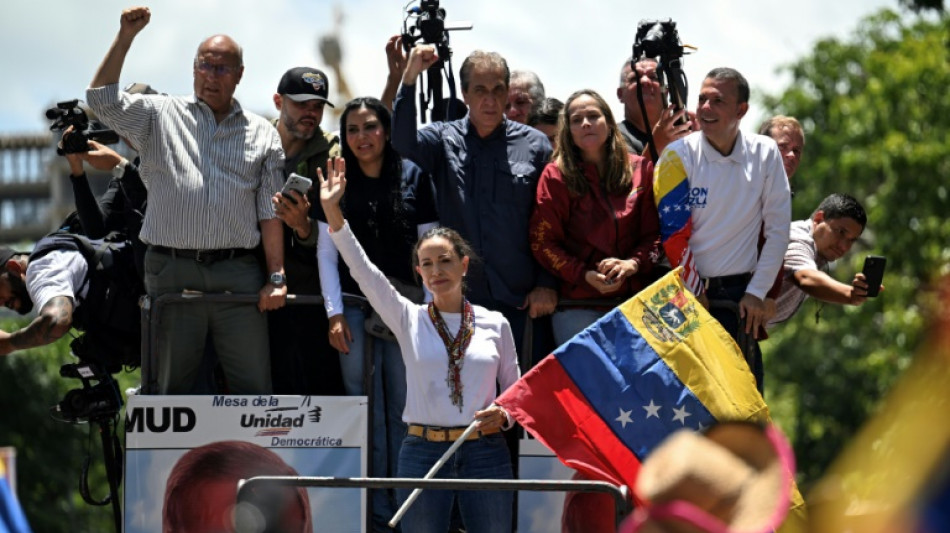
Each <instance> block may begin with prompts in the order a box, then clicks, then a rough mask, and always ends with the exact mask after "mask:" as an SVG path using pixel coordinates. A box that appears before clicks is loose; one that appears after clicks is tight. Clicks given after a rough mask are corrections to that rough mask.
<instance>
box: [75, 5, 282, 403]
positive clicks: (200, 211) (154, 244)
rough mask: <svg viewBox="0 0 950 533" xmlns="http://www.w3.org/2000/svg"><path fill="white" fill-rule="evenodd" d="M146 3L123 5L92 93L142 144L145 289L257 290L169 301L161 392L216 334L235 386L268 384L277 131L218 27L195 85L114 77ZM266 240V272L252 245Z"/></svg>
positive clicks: (276, 232) (184, 376)
mask: <svg viewBox="0 0 950 533" xmlns="http://www.w3.org/2000/svg"><path fill="white" fill-rule="evenodd" d="M150 18H151V12H150V11H149V9H148V8H147V7H134V8H130V9H126V10H124V11H123V12H122V16H121V18H120V26H119V32H118V34H117V35H116V38H115V41H114V42H113V43H112V46H111V47H110V48H109V50H108V52H106V56H105V58H104V59H103V61H102V64H101V65H100V66H99V70H98V71H97V72H96V75H95V77H94V78H93V80H92V83H91V84H90V88H89V90H88V91H87V93H86V100H87V101H88V102H89V105H90V107H91V108H92V109H93V110H94V111H95V112H96V114H97V115H98V116H99V118H100V119H101V120H102V121H103V122H105V123H106V124H107V125H108V126H109V127H111V128H112V129H114V130H116V131H117V132H118V133H119V134H120V135H122V136H123V137H125V138H126V139H129V140H130V141H131V142H132V143H133V144H134V145H136V146H137V147H138V148H139V154H140V156H141V161H142V164H141V173H142V178H143V180H144V181H145V183H146V185H147V186H148V190H149V191H148V194H149V208H148V211H147V212H146V215H145V222H144V224H143V226H142V231H141V238H142V241H143V242H145V243H146V244H148V251H147V252H146V255H145V288H146V291H147V292H148V294H149V296H151V297H152V298H157V297H158V296H161V295H162V294H175V293H181V292H182V291H184V290H189V291H200V292H207V293H222V292H231V293H257V294H258V296H259V300H258V305H257V308H258V309H255V308H253V307H251V306H248V305H241V304H185V305H172V306H169V307H167V308H166V309H165V310H164V312H163V314H162V320H161V331H160V341H159V347H158V382H159V392H160V393H162V394H186V393H188V392H190V391H191V388H192V384H193V382H194V381H195V378H196V377H197V375H198V369H199V365H200V363H201V359H202V355H203V353H204V347H205V341H206V338H207V337H208V336H209V335H210V337H211V340H212V341H213V343H214V348H215V352H216V354H217V356H218V360H219V361H220V363H221V365H222V367H223V370H224V375H225V379H226V380H227V386H228V389H229V392H231V393H233V394H267V393H270V392H271V379H270V359H269V351H268V341H267V321H266V318H265V316H264V315H263V314H262V313H261V312H258V311H267V310H272V309H277V308H279V307H281V306H283V305H284V301H285V297H286V294H287V287H286V285H285V278H284V265H283V263H284V246H283V224H282V223H281V221H280V219H278V218H277V216H276V214H275V213H274V207H273V205H272V203H271V197H272V196H274V194H275V193H277V192H278V191H279V190H280V188H281V185H282V183H283V175H282V171H283V164H284V152H283V149H282V148H281V142H280V136H279V135H278V134H277V130H276V129H275V128H274V127H273V126H272V125H271V124H270V123H269V122H267V121H266V120H265V119H264V118H262V117H259V116H257V115H254V114H252V113H249V112H246V111H245V110H243V109H242V108H241V106H240V104H238V102H237V100H235V99H234V90H235V88H236V87H237V84H238V83H239V82H240V81H241V77H242V75H243V74H244V65H243V61H242V52H241V47H240V46H238V44H237V43H236V42H234V40H233V39H231V38H230V37H228V36H226V35H215V36H212V37H209V38H208V39H206V40H204V41H203V42H202V43H201V45H200V46H199V47H198V52H197V55H196V56H195V59H194V63H193V72H194V90H195V93H194V95H193V96H185V97H179V96H166V95H140V94H139V95H131V94H129V93H127V92H125V91H120V90H119V86H118V82H119V75H120V73H121V71H122V65H123V63H124V62H125V56H126V54H127V53H128V51H129V48H130V47H131V45H132V41H133V39H134V38H135V37H136V35H138V33H139V32H140V31H141V30H142V29H143V28H144V27H145V26H146V25H147V24H148V23H149V20H150ZM261 243H262V244H263V250H264V256H265V260H266V264H267V272H268V274H269V276H268V278H267V280H266V283H265V279H264V275H263V273H262V272H261V269H260V265H259V263H258V260H257V258H256V256H255V254H254V251H255V248H257V246H258V244H261Z"/></svg>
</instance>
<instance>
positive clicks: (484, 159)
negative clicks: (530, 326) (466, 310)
mask: <svg viewBox="0 0 950 533" xmlns="http://www.w3.org/2000/svg"><path fill="white" fill-rule="evenodd" d="M437 61H438V55H437V53H436V48H435V47H434V46H432V45H418V46H416V47H415V48H413V49H412V51H411V52H410V54H409V59H408V61H407V66H406V71H405V73H404V74H403V78H402V87H400V89H399V93H398V94H397V96H396V104H395V110H394V112H393V139H392V142H393V146H395V148H396V150H398V151H399V153H400V154H402V155H403V156H404V157H408V158H409V159H412V160H413V162H415V163H417V164H418V165H419V166H420V167H422V169H423V170H425V171H427V172H429V173H430V174H431V176H432V180H433V182H434V183H435V190H436V209H437V211H438V213H439V220H440V222H441V224H442V225H444V226H448V227H450V228H452V229H454V230H456V231H458V232H459V233H460V234H461V235H462V237H463V238H465V239H466V240H467V241H469V242H470V243H471V244H472V246H473V247H474V249H475V252H476V254H478V255H479V256H480V257H482V259H483V261H484V262H483V263H481V264H476V265H473V268H472V270H471V272H470V273H469V277H468V285H469V287H470V290H471V297H472V301H473V302H475V303H478V304H480V305H484V306H485V307H487V308H489V309H493V310H496V311H501V312H502V313H503V314H504V315H505V317H506V318H507V319H508V321H509V322H510V323H511V326H512V330H513V331H514V334H515V338H516V339H522V338H523V337H522V335H523V332H524V327H525V321H526V319H527V318H528V316H530V317H532V318H536V317H539V316H544V315H549V314H551V313H553V312H554V309H555V307H556V305H557V291H556V289H555V287H557V281H556V280H555V279H554V277H553V276H552V275H551V274H550V273H548V272H546V271H543V269H542V268H541V266H540V265H538V264H537V262H536V261H535V260H534V256H533V255H532V253H531V249H530V246H529V243H528V221H529V219H530V217H531V211H532V209H533V206H534V196H535V191H536V189H537V183H538V178H539V177H540V175H541V171H542V170H543V169H544V166H545V165H546V164H547V162H548V160H550V157H551V144H550V143H549V142H548V140H547V138H546V137H545V136H544V134H543V133H541V132H540V131H538V130H536V129H534V128H532V127H530V126H526V125H524V124H519V123H517V122H514V121H512V120H508V119H506V118H505V106H506V104H507V102H508V85H509V80H510V72H509V70H508V63H507V62H506V61H505V59H504V58H503V57H502V56H501V55H499V54H497V53H495V52H484V51H481V50H477V51H475V52H472V54H470V55H469V56H468V57H467V58H465V61H464V62H463V63H462V67H461V69H460V70H459V78H460V80H461V85H462V96H463V98H464V100H465V103H466V104H467V105H468V108H469V113H468V115H467V116H466V117H464V118H462V119H459V120H453V121H448V122H435V123H433V124H431V125H429V126H427V127H425V128H423V129H421V130H417V128H416V105H415V99H414V98H413V96H414V92H415V83H416V79H417V78H418V77H419V74H420V73H422V72H423V71H425V70H426V69H427V68H429V67H430V66H432V65H434V64H435V63H436V62H437ZM474 161H478V164H474ZM540 344H541V342H540V341H539V342H536V343H535V346H536V347H537V346H539V345H540ZM535 355H538V354H537V352H536V353H535Z"/></svg>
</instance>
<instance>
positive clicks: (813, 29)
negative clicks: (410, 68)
mask: <svg viewBox="0 0 950 533" xmlns="http://www.w3.org/2000/svg"><path fill="white" fill-rule="evenodd" d="M129 5H131V4H129V3H128V2H119V1H116V0H96V1H95V2H67V1H55V0H36V1H33V2H26V1H22V0H21V1H16V0H15V1H11V2H4V4H3V7H0V21H2V23H0V24H2V25H3V27H2V30H3V31H0V49H2V50H3V51H4V53H3V60H2V66H3V69H2V70H3V74H4V82H3V83H2V84H0V102H2V104H0V133H39V132H42V131H44V130H45V129H46V128H47V126H48V122H47V121H46V119H45V117H44V116H43V111H44V110H45V109H46V108H47V107H48V106H50V105H51V104H53V103H55V102H56V101H59V100H67V99H71V98H77V97H80V98H81V97H82V96H83V93H84V90H85V88H86V86H87V85H88V83H89V80H90V79H91V78H92V75H93V73H94V71H95V69H96V67H97V66H98V64H99V62H100V61H101V59H102V56H103V54H104V53H105V51H106V49H107V48H108V46H109V44H110V42H111V41H112V39H113V37H114V36H115V32H116V30H117V29H118V19H119V13H120V12H121V10H122V9H123V8H124V7H128V6H129ZM403 5H404V2H403V1H402V0H347V1H346V2H343V1H339V2H334V1H330V0H310V1H304V0H272V1H270V2H266V3H265V2H259V1H255V0H166V1H163V2H161V3H157V4H156V5H153V6H152V22H151V24H150V25H149V26H148V27H147V28H146V29H145V30H144V31H143V32H142V33H141V34H140V35H139V37H138V38H137V39H136V42H135V43H134V44H133V47H132V50H131V52H130V53H129V57H128V60H127V62H126V68H125V70H124V71H123V76H122V83H123V84H125V83H127V82H132V81H142V82H148V83H150V84H152V85H153V86H154V87H156V88H158V89H159V90H161V91H163V92H169V93H175V94H187V93H190V91H191V68H190V64H191V60H192V58H193V55H194V51H195V48H196V47H197V45H198V43H199V42H200V41H201V40H202V39H203V38H205V37H207V36H208V35H211V34H214V33H228V34H230V35H232V36H233V37H234V38H235V39H236V40H237V41H238V42H239V43H241V44H242V45H243V46H244V49H245V65H246V70H245V75H244V80H243V81H242V83H241V85H240V86H239V87H238V90H237V93H236V96H237V98H238V99H239V100H240V101H241V103H242V105H244V107H245V108H248V109H251V110H253V111H256V112H259V113H265V114H272V113H273V104H272V96H273V93H274V91H275V89H276V85H277V81H278V80H279V78H280V76H281V74H283V72H284V71H285V70H287V69H288V68H291V67H294V66H300V65H307V66H315V67H318V68H324V69H326V65H324V63H323V61H322V60H321V58H320V56H319V53H318V51H317V40H318V38H319V36H320V35H323V34H325V33H328V32H330V31H332V30H333V27H334V18H335V17H334V7H335V6H340V7H341V9H343V22H342V32H341V35H342V42H343V47H344V73H345V75H346V76H347V81H348V83H349V85H350V87H351V90H352V93H353V94H354V95H356V96H360V95H378V94H379V93H380V91H381V90H382V86H383V83H384V80H385V75H386V63H385V54H384V52H383V46H384V44H385V42H386V39H387V38H388V36H389V35H392V34H394V33H397V32H398V31H399V30H400V29H401V24H402V14H403V9H402V8H403ZM441 5H442V7H444V8H446V10H447V11H448V19H449V20H468V21H471V22H473V23H474V25H475V27H474V30H472V31H468V32H455V33H454V34H453V37H452V46H453V49H454V51H455V57H456V60H455V68H456V70H457V68H458V65H460V64H461V59H462V58H464V57H465V55H467V54H468V53H469V52H470V51H471V50H473V49H476V48H482V49H486V50H494V51H497V52H500V53H501V54H502V55H503V56H505V57H506V58H507V59H508V62H509V65H510V66H511V68H513V69H519V68H522V69H530V70H534V71H536V72H537V73H538V74H539V75H540V77H541V79H542V81H543V82H544V83H545V85H546V88H547V92H548V94H549V95H550V96H555V97H558V98H560V99H562V100H563V99H564V98H565V97H566V96H567V95H568V94H570V93H571V92H573V91H574V90H576V89H580V88H584V87H591V88H594V89H595V90H597V91H598V92H601V94H603V95H604V97H605V98H606V99H607V100H608V101H609V102H615V101H616V98H615V97H614V93H615V90H616V85H617V80H618V73H619V67H620V64H621V62H622V61H623V59H624V58H625V57H626V56H628V55H629V54H630V51H631V46H632V44H633V39H634V35H635V32H636V26H637V22H638V21H639V20H640V19H643V18H672V19H673V20H674V21H675V22H677V25H678V29H679V33H680V36H681V37H682V40H683V42H685V43H689V44H693V45H696V46H698V47H699V51H698V52H696V53H695V54H693V55H690V56H687V57H686V58H685V60H684V70H685V72H686V73H687V76H688V79H689V83H690V93H689V97H690V104H691V106H692V105H694V104H695V95H696V92H697V88H698V86H699V83H700V82H701V80H702V77H703V75H704V74H705V73H706V72H707V71H708V70H709V69H710V68H713V67H717V66H732V67H734V68H737V69H738V70H739V71H740V72H742V73H743V74H745V75H746V77H747V78H748V79H749V82H750V84H751V85H752V88H753V94H756V93H761V92H773V93H774V92H777V91H779V90H781V89H782V88H784V87H785V85H786V84H787V83H788V78H787V76H783V75H777V74H776V69H777V68H778V67H779V66H781V65H784V64H787V63H789V62H791V61H794V60H795V59H796V58H798V57H801V56H802V55H804V54H807V53H808V52H809V51H810V49H811V47H812V45H813V44H814V42H815V41H816V40H817V39H819V38H821V37H827V36H837V37H845V36H847V35H849V34H850V33H851V32H852V31H853V30H854V29H855V27H856V25H857V22H858V21H859V19H860V18H861V17H863V16H865V15H867V14H869V13H871V12H874V11H876V10H878V9H880V8H881V7H890V8H893V9H897V0H861V1H859V0H842V1H838V2H827V1H818V0H802V1H800V2H773V1H762V2H752V1H741V0H720V1H716V2H705V3H698V2H688V1H687V0H666V1H664V2H645V1H641V0H574V1H570V2H568V1H565V0H517V1H512V0H478V1H471V0H468V1H463V0H442V2H441ZM661 6H662V7H661ZM329 74H330V80H331V90H335V87H336V84H337V80H336V77H335V76H334V75H333V74H332V73H329ZM331 99H333V98H332V97H331ZM336 103H337V104H342V103H344V102H342V101H339V97H337V101H336ZM618 107H619V106H618ZM618 107H615V110H616V109H618ZM761 118H762V117H761V113H760V111H759V110H758V109H757V106H756V105H753V107H752V109H751V111H750V115H749V116H748V117H747V118H746V119H745V120H744V121H743V128H744V129H747V130H753V129H755V126H757V124H758V122H759V121H760V120H761ZM330 122H331V121H330V120H329V119H327V120H325V122H324V127H325V128H328V129H333V128H331V125H330Z"/></svg>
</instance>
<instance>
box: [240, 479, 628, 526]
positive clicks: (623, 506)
mask: <svg viewBox="0 0 950 533" xmlns="http://www.w3.org/2000/svg"><path fill="white" fill-rule="evenodd" d="M258 485H273V486H278V487H307V488H327V487H333V488H350V489H390V488H392V489H417V488H419V489H423V490H425V489H429V490H510V491H533V492H592V493H601V494H607V495H609V496H611V497H612V498H613V500H614V511H615V522H616V524H617V525H620V521H621V520H623V518H624V517H625V516H626V515H628V514H629V513H630V511H631V510H632V506H631V505H630V501H631V500H630V490H629V489H628V488H627V486H626V485H622V486H619V487H618V486H617V485H614V484H611V483H607V482H606V481H557V480H555V481H541V480H526V479H416V478H340V477H307V476H257V477H252V478H250V479H243V480H241V481H239V482H238V491H237V503H238V504H239V505H240V504H242V503H246V502H247V500H248V499H249V494H250V492H251V489H252V488H254V487H256V486H258Z"/></svg>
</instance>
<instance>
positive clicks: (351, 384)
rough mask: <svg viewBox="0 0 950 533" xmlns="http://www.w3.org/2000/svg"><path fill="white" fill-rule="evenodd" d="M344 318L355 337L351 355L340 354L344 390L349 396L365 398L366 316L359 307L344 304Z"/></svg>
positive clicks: (351, 346) (351, 345)
mask: <svg viewBox="0 0 950 533" xmlns="http://www.w3.org/2000/svg"><path fill="white" fill-rule="evenodd" d="M343 318H345V319H346V323H347V324H348V325H349V326H350V333H351V334H352V335H353V342H352V343H351V344H350V353H343V352H340V371H341V372H342V373H343V389H344V390H345V391H346V395H347V396H365V395H366V387H365V386H364V384H363V383H364V381H363V370H364V369H363V367H364V366H365V363H364V361H365V359H364V358H365V357H366V330H365V329H363V321H364V320H366V314H365V313H364V312H363V308H361V307H360V306H358V305H350V304H343Z"/></svg>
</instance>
